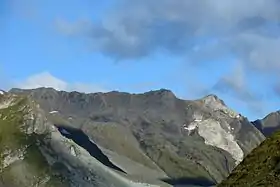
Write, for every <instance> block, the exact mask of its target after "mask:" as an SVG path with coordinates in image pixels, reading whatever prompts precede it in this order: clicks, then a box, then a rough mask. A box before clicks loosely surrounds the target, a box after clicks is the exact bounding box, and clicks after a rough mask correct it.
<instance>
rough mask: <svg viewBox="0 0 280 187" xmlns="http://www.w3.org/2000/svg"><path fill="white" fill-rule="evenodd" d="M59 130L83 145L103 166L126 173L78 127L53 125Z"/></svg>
mask: <svg viewBox="0 0 280 187" xmlns="http://www.w3.org/2000/svg"><path fill="white" fill-rule="evenodd" d="M55 126H56V127H57V129H58V130H59V132H60V133H61V134H62V135H63V136H64V137H66V138H68V139H71V140H73V141H74V142H75V143H76V144H78V145H79V146H81V147H83V148H84V149H85V150H87V151H88V153H89V154H90V155H91V156H92V157H94V158H95V159H97V160H98V161H99V162H101V163H102V164H104V165H105V166H107V167H109V168H112V169H114V170H117V171H120V172H123V173H126V172H125V171H123V170H122V169H121V168H119V167H118V166H116V165H115V164H113V163H112V162H111V161H110V160H109V158H108V157H107V156H106V155H105V154H104V153H103V152H102V151H101V150H100V149H99V147H98V146H97V145H96V144H95V143H94V142H93V141H91V140H90V139H89V137H88V136H87V135H86V134H85V133H84V132H83V131H82V130H79V129H75V128H71V127H66V126H61V125H55Z"/></svg>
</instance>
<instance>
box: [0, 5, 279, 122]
mask: <svg viewBox="0 0 280 187" xmlns="http://www.w3.org/2000/svg"><path fill="white" fill-rule="evenodd" d="M182 2H186V3H185V4H180V2H175V3H172V2H171V1H170V0H163V1H158V0H155V1H154V2H149V1H146V0H143V1H138V0H133V3H132V1H128V0H122V1H112V0H110V1H109V0H107V1H106V0H104V1H97V0H84V1H78V0H60V1H54V0H41V1H35V0H26V1H24V0H2V1H1V2H0V7H1V11H0V12H1V13H0V14H1V16H0V21H1V27H2V28H3V29H1V30H0V41H1V43H0V51H1V52H0V73H1V75H0V79H2V81H1V82H0V84H2V87H3V88H5V89H9V88H11V87H22V88H32V87H36V86H53V87H55V88H58V89H65V90H78V91H85V92H95V91H110V90H119V91H125V92H136V93H139V92H145V91H149V90H155V89H160V88H166V89H170V90H172V91H173V92H174V93H175V94H176V95H177V96H178V97H180V98H184V99H194V98H199V97H202V96H204V95H206V94H210V93H214V94H217V95H218V96H219V97H220V98H222V99H223V100H224V101H225V102H226V104H227V105H228V106H230V107H231V108H233V109H234V110H236V111H238V112H240V113H242V114H243V115H245V116H247V117H249V118H250V119H255V118H260V117H263V116H264V115H266V114H267V113H269V112H271V111H275V110H278V109H279V107H278V106H279V100H278V96H277V94H278V92H276V91H275V90H277V89H274V88H278V87H277V86H278V82H277V80H278V78H279V77H278V74H277V72H278V70H280V68H279V67H280V63H279V62H278V60H277V57H280V55H279V54H280V52H278V51H277V46H280V42H279V39H278V34H277V32H276V31H278V30H279V28H278V26H277V24H274V23H276V22H277V21H279V20H280V16H279V15H280V14H279V13H277V11H276V10H274V9H273V7H275V4H274V3H277V2H276V1H274V0H270V1H269V0H268V2H269V3H266V4H265V5H262V4H261V3H255V4H254V5H252V6H250V8H249V12H250V15H247V14H246V11H247V10H246V11H243V12H242V9H241V8H240V7H244V6H243V5H244V3H245V4H246V3H247V4H248V3H250V1H247V0H244V1H241V0H240V1H239V0H236V1H231V0H226V1H219V0H217V1H215V3H213V4H211V3H205V2H204V4H205V5H204V4H203V1H200V0H199V1H197V2H196V3H194V1H189V0H184V1H182ZM190 2H191V3H190ZM211 2H212V1H211ZM225 2H228V3H225ZM233 2H234V3H235V4H234V6H233V4H232V3H233ZM170 3H171V4H170ZM199 3H201V4H199ZM186 4H187V5H186ZM201 5H203V6H201ZM277 5H279V4H277ZM201 7H203V8H201ZM221 7H222V8H221ZM259 7H262V8H263V9H264V10H262V9H260V8H259ZM184 8H185V9H184ZM189 9H197V11H189ZM265 10H267V12H269V14H267V12H265ZM200 11H203V12H204V13H205V15H201V14H199V15H195V14H196V13H197V14H198V13H199V12H200ZM186 12H191V13H188V14H191V15H187V14H186ZM228 12H230V13H231V14H230V16H228V15H226V14H227V13H228ZM242 15H243V17H241V16H242ZM255 15H256V17H254V16H255ZM257 15H258V17H257ZM262 15H263V17H261V16H262ZM221 16H222V17H223V19H224V20H223V19H219V18H220V17H221ZM250 16H251V17H250ZM260 17H261V18H262V19H260V20H257V18H260ZM253 18H254V19H253ZM278 19H279V20H278ZM206 20H207V21H206ZM271 20H273V21H271ZM275 20H276V22H275ZM264 22H265V23H264ZM241 23H242V24H241ZM268 24H269V26H267V25H268ZM256 25H257V26H256ZM267 46H269V47H267ZM271 46H272V47H271ZM278 49H279V48H278ZM278 53H279V54H278ZM278 59H280V58H278Z"/></svg>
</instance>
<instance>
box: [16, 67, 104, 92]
mask: <svg viewBox="0 0 280 187" xmlns="http://www.w3.org/2000/svg"><path fill="white" fill-rule="evenodd" d="M11 86H12V87H16V88H22V89H33V88H39V87H51V88H54V89H56V90H64V91H79V92H85V93H91V92H106V91H107V90H106V89H104V88H103V87H101V86H99V85H94V84H85V83H79V82H74V83H69V82H66V81H64V80H61V79H59V78H57V77H55V76H53V75H52V74H50V73H49V72H42V73H38V74H35V75H31V76H29V77H27V78H26V79H25V80H21V81H15V82H14V83H13V84H12V85H11Z"/></svg>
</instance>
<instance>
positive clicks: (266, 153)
mask: <svg viewBox="0 0 280 187" xmlns="http://www.w3.org/2000/svg"><path fill="white" fill-rule="evenodd" d="M231 186H232V187H233V186H234V187H243V186H244V187H255V186H265V187H270V186H271V187H277V186H280V131H278V132H275V133H274V134H273V135H272V136H270V137H268V138H267V139H266V140H265V141H264V142H262V143H261V145H260V146H258V147H257V148H255V149H254V150H253V151H252V152H251V153H250V154H249V155H248V156H247V157H246V158H245V159H244V160H243V161H242V162H241V163H240V164H239V165H238V166H237V167H236V168H235V169H234V170H233V172H232V173H231V174H230V176H229V177H228V178H227V179H226V180H224V181H223V182H222V183H221V184H219V187H231Z"/></svg>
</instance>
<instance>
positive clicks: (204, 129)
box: [189, 119, 244, 164]
mask: <svg viewBox="0 0 280 187" xmlns="http://www.w3.org/2000/svg"><path fill="white" fill-rule="evenodd" d="M228 125H229V124H228ZM189 126H197V129H198V134H199V135H200V136H202V137H203V138H204V139H205V144H208V145H211V146H215V147H219V148H221V149H223V150H225V151H227V152H229V153H230V154H231V156H232V157H233V158H234V159H235V160H236V164H238V163H239V162H241V161H242V159H243V156H244V153H243V151H242V149H241V148H240V147H239V145H238V143H237V142H236V140H235V137H234V135H232V134H231V133H230V132H228V131H226V130H224V129H223V128H222V126H221V124H220V122H218V121H216V120H214V119H206V120H203V121H200V122H192V123H191V124H190V125H189Z"/></svg>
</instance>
